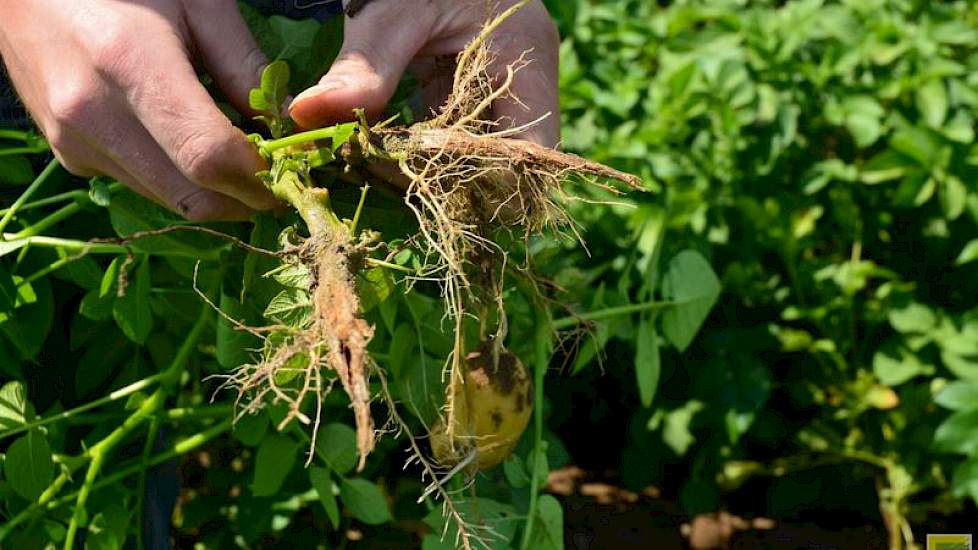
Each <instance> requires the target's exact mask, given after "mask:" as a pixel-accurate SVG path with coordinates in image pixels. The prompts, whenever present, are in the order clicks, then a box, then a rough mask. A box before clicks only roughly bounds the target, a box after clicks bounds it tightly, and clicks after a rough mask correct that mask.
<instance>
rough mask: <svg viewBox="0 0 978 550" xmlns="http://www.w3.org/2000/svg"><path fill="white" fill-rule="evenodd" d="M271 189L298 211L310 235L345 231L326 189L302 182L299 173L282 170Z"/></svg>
mask: <svg viewBox="0 0 978 550" xmlns="http://www.w3.org/2000/svg"><path fill="white" fill-rule="evenodd" d="M297 135H301V134H297ZM283 139H288V138H283ZM271 189H272V193H273V194H274V195H275V196H276V197H278V198H279V199H281V200H283V201H285V202H287V203H289V204H291V205H292V206H293V207H295V209H296V210H298V211H299V215H300V216H302V219H303V220H304V221H305V222H306V225H307V226H308V227H309V234H310V235H314V236H315V235H328V234H330V233H331V232H333V231H335V230H337V229H340V228H342V230H344V231H346V226H344V225H343V222H342V221H340V219H339V218H338V217H337V216H336V214H335V213H334V212H333V209H332V207H331V206H330V204H329V192H328V191H327V190H326V189H322V188H318V187H309V186H307V185H305V184H303V183H302V180H301V179H299V174H296V173H295V172H291V171H286V172H284V173H283V174H282V176H281V177H279V179H278V180H277V181H276V182H275V183H273V184H272V187H271Z"/></svg>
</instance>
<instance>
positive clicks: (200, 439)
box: [0, 420, 232, 538]
mask: <svg viewBox="0 0 978 550" xmlns="http://www.w3.org/2000/svg"><path fill="white" fill-rule="evenodd" d="M231 426H232V421H231V420H225V421H224V422H221V423H219V424H215V425H214V426H212V427H210V428H208V429H206V430H204V431H202V432H200V433H197V434H194V435H192V436H190V437H188V438H186V439H184V440H182V441H180V442H178V443H177V444H176V445H174V446H173V447H172V448H170V450H168V451H165V452H163V453H160V454H158V455H156V456H154V457H152V458H151V459H149V461H147V462H146V467H148V468H152V467H154V466H158V465H160V464H162V463H164V462H166V461H168V460H172V459H174V458H176V457H178V456H181V455H185V454H187V453H189V452H190V451H193V450H194V449H196V448H198V447H200V446H201V445H203V444H205V443H207V442H208V441H210V440H212V439H214V438H215V437H217V436H219V435H221V434H223V433H225V432H227V431H228V430H230V429H231ZM142 469H143V464H142V461H139V463H138V464H133V465H131V466H128V467H126V468H122V469H120V470H118V471H116V472H115V473H114V474H111V475H107V476H105V477H103V478H102V480H101V481H99V482H97V483H95V485H93V486H92V490H98V489H101V488H102V487H107V486H109V485H112V484H113V483H117V482H119V481H121V480H123V479H125V478H127V477H129V476H131V475H133V474H136V473H138V472H139V471H140V470H142ZM77 496H78V494H77V493H71V494H68V495H65V496H63V497H61V498H59V499H57V500H55V501H54V502H52V503H50V504H49V505H48V507H47V508H48V509H49V510H54V509H56V508H60V507H61V506H64V505H66V504H68V503H70V502H71V501H73V500H74V499H75V498H77ZM0 538H2V537H0Z"/></svg>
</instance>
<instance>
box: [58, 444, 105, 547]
mask: <svg viewBox="0 0 978 550" xmlns="http://www.w3.org/2000/svg"><path fill="white" fill-rule="evenodd" d="M104 461H105V455H104V454H102V453H99V454H96V455H95V456H93V457H92V463H91V464H89V465H88V472H86V473H85V482H84V483H83V484H82V487H81V490H80V491H78V499H77V500H76V501H75V510H74V513H72V514H71V521H69V522H68V534H67V535H66V536H65V545H64V549H65V550H71V549H72V548H73V547H74V545H75V536H76V535H77V533H78V524H79V522H81V520H82V516H83V515H84V514H85V505H86V504H87V503H88V495H89V494H91V492H92V486H93V485H95V478H96V477H98V473H99V471H100V470H101V469H102V463H103V462H104Z"/></svg>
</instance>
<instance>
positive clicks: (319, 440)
mask: <svg viewBox="0 0 978 550" xmlns="http://www.w3.org/2000/svg"><path fill="white" fill-rule="evenodd" d="M316 454H317V455H318V456H319V457H320V458H322V459H323V460H324V461H325V462H326V464H328V465H329V467H330V468H331V469H332V470H333V471H334V472H336V473H338V474H340V475H343V474H345V473H347V472H349V471H350V470H352V469H353V467H354V466H356V465H357V457H358V453H357V433H356V432H355V431H354V430H353V428H351V427H349V426H347V425H346V424H341V423H339V422H332V423H330V424H326V425H325V426H323V427H322V428H320V430H319V434H318V435H317V436H316Z"/></svg>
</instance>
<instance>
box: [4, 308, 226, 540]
mask: <svg viewBox="0 0 978 550" xmlns="http://www.w3.org/2000/svg"><path fill="white" fill-rule="evenodd" d="M211 316H212V315H211V311H210V308H209V306H205V307H204V308H203V311H202V313H201V315H200V316H199V317H198V318H197V322H196V323H194V326H193V327H192V328H191V329H190V332H189V333H188V334H187V337H186V338H185V339H184V341H183V343H182V344H181V345H180V348H179V349H178V350H177V354H176V356H175V357H174V358H173V361H172V362H171V363H170V365H169V366H168V367H167V368H166V370H164V371H163V372H162V373H160V375H161V377H160V383H161V385H160V387H159V388H158V389H157V390H156V391H155V392H153V394H152V395H150V396H149V397H148V398H146V400H145V401H143V402H142V403H141V404H140V405H139V408H137V409H136V410H135V411H134V412H133V413H132V414H131V415H130V416H129V417H128V418H126V420H125V421H124V422H123V423H122V425H121V426H119V427H118V428H116V429H115V430H113V431H112V432H111V433H109V435H107V436H105V437H104V438H103V439H101V440H100V441H99V442H97V443H95V444H94V445H92V446H91V447H89V448H88V449H87V450H86V451H85V452H84V453H82V455H81V456H79V457H77V459H73V460H71V461H70V463H69V465H68V467H67V468H66V469H65V470H64V471H62V472H61V475H59V476H58V478H57V479H55V481H54V482H53V483H52V484H51V485H50V486H49V487H48V488H47V489H46V490H45V491H44V493H43V494H41V496H40V497H39V498H38V500H37V501H36V502H34V503H33V504H31V505H30V506H28V507H27V508H26V509H25V510H23V511H22V512H21V513H20V514H18V515H17V516H15V517H14V518H13V519H12V520H10V521H9V522H8V523H7V525H4V526H3V527H2V528H0V542H2V541H3V539H4V538H5V537H6V536H7V535H8V534H9V533H10V532H11V531H12V530H13V528H14V526H16V525H17V524H19V523H22V522H24V521H26V520H27V519H29V518H31V517H32V516H33V515H34V514H36V513H37V512H38V511H39V510H40V509H41V508H42V507H44V506H45V505H46V504H47V502H48V501H50V500H51V499H53V498H54V497H55V496H56V495H57V493H58V492H59V491H60V490H61V488H62V487H63V486H64V484H65V483H66V482H67V481H68V479H69V478H70V476H71V474H72V473H74V472H75V471H76V470H78V468H81V466H82V465H84V463H85V461H86V460H88V461H91V463H90V465H89V468H88V472H87V473H86V475H85V481H84V483H83V485H82V487H81V489H80V490H79V491H78V494H77V497H76V498H77V504H76V506H75V511H74V513H73V514H72V518H71V522H70V523H69V526H68V532H69V536H68V538H67V539H66V540H65V547H66V548H71V545H72V544H73V542H74V534H75V532H76V531H77V529H78V522H79V521H80V519H81V514H82V513H83V510H84V501H85V499H87V498H88V493H89V492H91V490H92V489H93V488H95V486H96V484H95V480H96V478H97V477H98V473H99V469H100V468H101V465H102V462H103V461H104V460H105V459H106V457H107V456H108V455H109V453H110V452H111V451H112V449H113V448H114V447H115V446H116V445H118V444H119V443H120V442H121V441H122V440H123V439H125V438H126V437H127V436H128V435H129V433H131V432H132V431H133V430H134V429H135V428H137V427H138V426H139V425H140V424H142V423H143V422H144V421H146V420H147V419H148V418H149V417H150V416H151V415H153V414H155V413H156V412H157V411H158V410H159V409H160V408H161V407H162V405H163V403H164V402H165V401H166V397H167V395H169V393H170V392H171V391H172V390H173V386H174V385H175V384H176V382H177V381H179V378H180V374H181V373H182V372H183V369H184V367H185V366H186V364H187V361H188V360H189V359H190V356H191V354H192V353H193V351H194V349H195V348H196V346H197V341H198V340H199V339H200V336H201V334H203V331H204V327H206V326H207V324H208V323H209V322H210V320H211ZM137 467H141V464H140V465H137Z"/></svg>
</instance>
